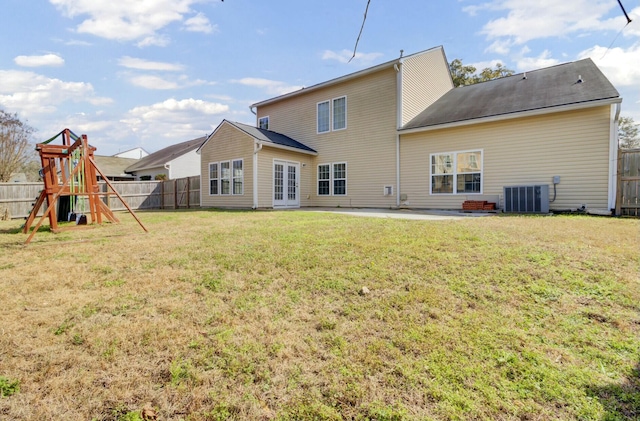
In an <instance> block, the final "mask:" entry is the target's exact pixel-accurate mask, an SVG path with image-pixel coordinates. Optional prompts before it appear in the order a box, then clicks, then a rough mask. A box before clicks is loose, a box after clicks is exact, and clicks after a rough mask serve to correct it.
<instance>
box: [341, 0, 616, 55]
mask: <svg viewBox="0 0 640 421" xmlns="http://www.w3.org/2000/svg"><path fill="white" fill-rule="evenodd" d="M618 1H620V0H618ZM369 3H371V0H367V7H366V8H365V9H364V19H362V26H361V27H360V33H359V34H358V38H357V39H356V45H355V47H353V55H352V56H351V58H350V59H349V61H348V62H347V63H351V60H353V59H354V57H355V56H356V50H357V49H358V43H359V42H360V35H362V30H363V29H364V23H365V22H366V21H367V12H368V11H369Z"/></svg>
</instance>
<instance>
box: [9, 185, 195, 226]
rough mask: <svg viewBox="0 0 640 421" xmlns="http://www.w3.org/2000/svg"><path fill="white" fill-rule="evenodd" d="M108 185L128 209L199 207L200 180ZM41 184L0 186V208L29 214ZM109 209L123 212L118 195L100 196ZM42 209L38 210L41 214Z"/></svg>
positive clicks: (16, 215)
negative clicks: (120, 197)
mask: <svg viewBox="0 0 640 421" xmlns="http://www.w3.org/2000/svg"><path fill="white" fill-rule="evenodd" d="M99 185H100V189H101V191H103V192H107V191H110V188H109V186H108V185H107V183H104V182H101V183H99ZM111 185H113V187H114V188H115V189H116V190H117V191H118V193H119V194H120V196H122V198H123V199H124V200H125V201H126V202H127V204H128V205H129V207H131V209H187V208H197V207H199V206H200V177H199V176H195V177H187V178H179V179H176V180H167V181H111ZM43 188H44V184H43V183H0V208H2V207H6V208H8V210H9V214H10V215H11V217H12V218H24V217H26V216H28V215H29V212H31V209H32V208H33V204H34V203H35V201H36V199H37V198H38V195H39V194H40V191H41V190H42V189H43ZM103 200H105V203H106V201H107V200H108V205H109V208H111V210H114V211H119V210H126V207H125V206H124V204H123V203H122V202H121V201H120V199H119V198H118V196H116V195H109V196H108V199H107V196H105V197H104V199H103ZM45 210H46V207H45V208H44V209H41V210H40V212H39V215H42V214H43V213H44V211H45Z"/></svg>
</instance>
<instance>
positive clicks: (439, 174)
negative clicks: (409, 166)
mask: <svg viewBox="0 0 640 421" xmlns="http://www.w3.org/2000/svg"><path fill="white" fill-rule="evenodd" d="M483 157H484V151H483V150H482V149H480V150H468V151H455V152H440V153H432V154H430V155H429V194H432V195H441V194H482V190H483V188H482V184H483V174H484V168H483Z"/></svg>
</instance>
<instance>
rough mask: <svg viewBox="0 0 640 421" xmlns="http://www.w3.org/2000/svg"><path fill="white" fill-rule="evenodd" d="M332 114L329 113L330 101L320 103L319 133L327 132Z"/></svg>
mask: <svg viewBox="0 0 640 421" xmlns="http://www.w3.org/2000/svg"><path fill="white" fill-rule="evenodd" d="M330 118H331V115H330V113H329V101H324V102H319V103H318V133H325V132H328V131H329V128H330V125H329V120H330Z"/></svg>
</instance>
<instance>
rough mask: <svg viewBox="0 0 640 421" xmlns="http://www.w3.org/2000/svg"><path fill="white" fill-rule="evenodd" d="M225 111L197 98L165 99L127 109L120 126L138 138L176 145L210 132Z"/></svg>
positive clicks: (223, 106)
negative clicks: (163, 140)
mask: <svg viewBox="0 0 640 421" xmlns="http://www.w3.org/2000/svg"><path fill="white" fill-rule="evenodd" d="M228 110H229V107H228V106H227V105H224V104H220V103H215V102H207V101H203V100H200V99H193V98H189V99H183V100H176V99H167V100H166V101H163V102H159V103H156V104H153V105H148V106H140V107H135V108H133V109H131V110H129V111H128V113H127V116H126V117H125V118H124V119H122V120H121V123H123V124H125V125H127V126H128V127H129V128H130V129H131V131H133V132H134V133H136V134H137V135H138V136H139V137H140V138H141V139H153V138H165V139H173V140H174V141H175V142H177V141H179V140H181V139H182V140H186V139H189V138H192V137H197V136H202V135H203V134H204V133H206V132H210V131H211V130H212V129H213V128H214V127H215V125H217V123H218V120H219V119H215V117H216V116H219V115H220V114H223V113H226V112H228ZM214 120H215V121H214ZM175 142H174V143H175ZM152 149H156V148H152Z"/></svg>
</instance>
